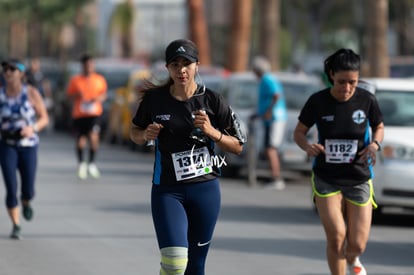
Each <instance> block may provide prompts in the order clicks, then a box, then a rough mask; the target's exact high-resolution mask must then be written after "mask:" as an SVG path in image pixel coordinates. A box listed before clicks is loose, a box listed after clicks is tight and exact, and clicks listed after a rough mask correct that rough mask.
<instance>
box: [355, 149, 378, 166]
mask: <svg viewBox="0 0 414 275" xmlns="http://www.w3.org/2000/svg"><path fill="white" fill-rule="evenodd" d="M358 155H360V156H361V159H362V160H364V161H367V162H368V164H372V166H374V165H375V163H376V162H377V147H376V146H375V145H374V144H372V143H371V144H369V145H368V146H367V147H365V148H364V149H363V150H362V151H361V152H359V153H358Z"/></svg>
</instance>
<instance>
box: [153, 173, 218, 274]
mask: <svg viewBox="0 0 414 275" xmlns="http://www.w3.org/2000/svg"><path fill="white" fill-rule="evenodd" d="M220 205H221V194H220V186H219V181H218V180H217V179H214V180H211V181H207V182H201V183H192V184H185V185H179V186H172V187H169V186H168V187H165V186H158V185H153V187H152V198H151V207H152V217H153V221H154V226H155V231H156V234H157V239H158V245H159V248H160V249H161V248H165V247H174V246H175V247H187V248H188V263H187V268H186V271H185V274H186V275H204V269H205V261H206V258H207V253H208V249H209V246H210V242H211V239H212V237H213V232H214V228H215V225H216V222H217V218H218V215H219V212H220Z"/></svg>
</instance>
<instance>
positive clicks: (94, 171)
mask: <svg viewBox="0 0 414 275" xmlns="http://www.w3.org/2000/svg"><path fill="white" fill-rule="evenodd" d="M88 171H89V175H91V176H92V177H93V178H95V179H97V178H99V177H100V176H101V173H100V172H99V170H98V167H96V165H95V163H90V164H89V166H88Z"/></svg>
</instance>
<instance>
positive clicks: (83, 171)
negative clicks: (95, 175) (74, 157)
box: [78, 162, 88, 180]
mask: <svg viewBox="0 0 414 275" xmlns="http://www.w3.org/2000/svg"><path fill="white" fill-rule="evenodd" d="M78 177H79V178H80V179H81V180H84V179H86V178H87V177H88V164H87V163H86V162H81V163H80V164H79V167H78Z"/></svg>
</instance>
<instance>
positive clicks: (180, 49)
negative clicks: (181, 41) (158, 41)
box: [175, 46, 186, 53]
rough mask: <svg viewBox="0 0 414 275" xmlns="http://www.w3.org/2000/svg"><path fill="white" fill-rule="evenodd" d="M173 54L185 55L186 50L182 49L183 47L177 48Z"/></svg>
mask: <svg viewBox="0 0 414 275" xmlns="http://www.w3.org/2000/svg"><path fill="white" fill-rule="evenodd" d="M175 52H177V53H185V52H186V50H185V49H184V47H183V46H181V47H179V48H178V49H177V50H176V51H175Z"/></svg>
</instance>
